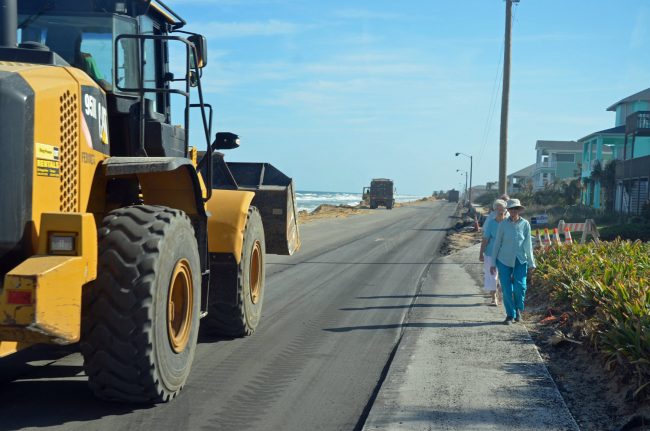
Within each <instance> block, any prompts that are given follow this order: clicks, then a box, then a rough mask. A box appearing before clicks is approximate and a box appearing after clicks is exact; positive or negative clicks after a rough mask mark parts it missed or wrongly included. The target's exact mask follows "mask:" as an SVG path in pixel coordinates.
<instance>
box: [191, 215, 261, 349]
mask: <svg viewBox="0 0 650 431" xmlns="http://www.w3.org/2000/svg"><path fill="white" fill-rule="evenodd" d="M265 250H266V244H265V241H264V226H263V225H262V217H261V216H260V213H259V211H258V210H257V208H255V207H251V208H250V209H249V210H248V219H247V221H246V228H245V230H244V242H243V247H242V256H241V259H240V262H239V263H236V262H232V263H230V264H219V265H211V266H210V294H209V296H208V315H207V316H206V317H205V318H204V319H203V321H202V323H201V324H202V326H203V327H204V328H205V329H206V330H207V331H208V332H211V333H214V334H219V335H224V336H227V337H233V338H236V337H245V336H248V335H252V334H253V332H255V329H256V328H257V325H258V324H259V322H260V319H261V317H262V302H263V300H264V281H265V261H266V251H265Z"/></svg>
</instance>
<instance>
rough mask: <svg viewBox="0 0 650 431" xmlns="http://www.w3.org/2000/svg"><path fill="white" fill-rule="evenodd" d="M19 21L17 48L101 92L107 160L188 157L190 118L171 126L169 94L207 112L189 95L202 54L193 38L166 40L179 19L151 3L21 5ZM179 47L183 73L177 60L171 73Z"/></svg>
mask: <svg viewBox="0 0 650 431" xmlns="http://www.w3.org/2000/svg"><path fill="white" fill-rule="evenodd" d="M18 15H19V16H18V44H19V48H22V50H24V51H26V50H33V51H43V50H46V51H51V52H53V53H55V54H56V55H57V56H58V57H59V59H62V60H63V61H64V62H65V64H68V65H70V66H73V67H76V68H78V69H80V70H83V71H84V72H85V73H86V74H88V76H90V77H91V78H92V79H93V80H94V81H95V82H96V83H97V85H98V86H99V87H101V89H102V90H103V91H104V93H105V95H106V107H107V110H108V124H109V130H110V155H111V156H148V157H162V156H167V157H187V155H188V145H187V144H188V140H189V139H188V138H189V134H188V128H189V124H188V123H189V115H188V114H185V118H184V120H185V121H184V123H183V124H181V125H179V126H174V125H172V106H171V105H172V100H176V99H177V97H172V95H173V94H177V95H180V96H181V97H184V98H185V105H186V106H185V112H189V110H190V109H193V108H197V107H198V108H200V109H204V108H205V107H204V106H203V103H200V104H194V105H192V104H190V88H191V87H195V86H197V85H200V78H199V75H200V72H199V68H200V67H203V66H204V65H205V64H206V63H207V58H206V57H205V55H206V54H207V49H206V47H205V39H204V38H203V37H200V36H198V35H192V34H189V37H188V36H185V35H183V36H184V37H180V36H175V35H171V33H173V32H175V31H177V30H179V29H180V28H181V27H183V26H184V25H185V21H184V20H183V19H182V18H180V17H179V16H178V15H176V14H175V13H174V12H173V11H172V10H171V9H169V8H168V7H167V6H165V5H164V4H163V3H159V2H156V1H152V0H50V1H47V2H44V1H42V0H21V1H20V2H19V6H18ZM170 45H172V47H171V48H170ZM178 48H181V49H182V50H184V51H185V54H186V57H187V58H186V61H185V62H184V63H185V66H186V67H185V70H183V67H182V65H183V61H179V60H180V59H175V60H174V64H175V65H178V67H175V70H174V71H171V70H170V49H174V50H176V51H180V49H178ZM195 57H196V58H195ZM172 72H175V73H172ZM197 81H198V83H197ZM174 103H178V102H174ZM204 127H205V128H206V131H208V130H207V129H209V126H208V124H207V121H206V122H204Z"/></svg>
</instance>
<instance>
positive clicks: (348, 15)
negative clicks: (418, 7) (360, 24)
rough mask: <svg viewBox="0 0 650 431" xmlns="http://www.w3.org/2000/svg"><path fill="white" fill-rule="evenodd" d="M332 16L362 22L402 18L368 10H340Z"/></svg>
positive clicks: (393, 14)
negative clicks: (360, 20)
mask: <svg viewBox="0 0 650 431" xmlns="http://www.w3.org/2000/svg"><path fill="white" fill-rule="evenodd" d="M334 15H335V16H336V17H338V18H342V19H362V20H393V19H398V18H401V17H402V16H401V15H399V14H395V13H390V12H377V11H372V10H368V9H341V10H338V11H336V12H334Z"/></svg>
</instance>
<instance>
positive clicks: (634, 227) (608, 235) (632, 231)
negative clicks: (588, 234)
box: [600, 223, 650, 242]
mask: <svg viewBox="0 0 650 431" xmlns="http://www.w3.org/2000/svg"><path fill="white" fill-rule="evenodd" d="M600 238H601V239H602V240H604V241H613V240H615V239H616V238H620V239H623V240H631V241H636V240H640V241H645V242H647V241H650V225H648V224H638V223H636V224H632V223H628V224H619V225H614V226H609V227H604V228H602V229H600Z"/></svg>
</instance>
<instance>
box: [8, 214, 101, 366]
mask: <svg viewBox="0 0 650 431" xmlns="http://www.w3.org/2000/svg"><path fill="white" fill-rule="evenodd" d="M50 232H57V233H66V234H71V235H73V236H74V237H75V252H74V254H72V253H71V255H65V256H63V255H52V254H48V249H47V247H48V240H47V238H48V234H49V233H50ZM38 252H39V253H38V254H37V255H35V256H32V257H30V258H29V259H27V260H25V261H24V262H23V263H21V264H20V265H18V266H17V267H15V268H14V269H12V270H11V271H9V273H7V275H6V276H5V279H4V283H3V286H2V293H1V295H0V340H1V341H2V345H1V346H0V347H1V349H0V354H2V353H3V352H2V351H3V350H5V349H7V350H8V351H9V350H11V347H13V346H11V345H9V344H7V345H5V342H8V341H14V342H20V343H57V344H69V343H75V342H77V341H79V336H80V332H81V289H82V286H83V285H84V284H86V283H88V282H90V281H92V280H94V279H95V278H96V277H97V225H96V223H95V218H94V216H93V215H92V214H80V213H65V214H43V216H42V218H41V226H40V238H39V246H38ZM15 347H16V348H17V347H18V345H16V346H15Z"/></svg>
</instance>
